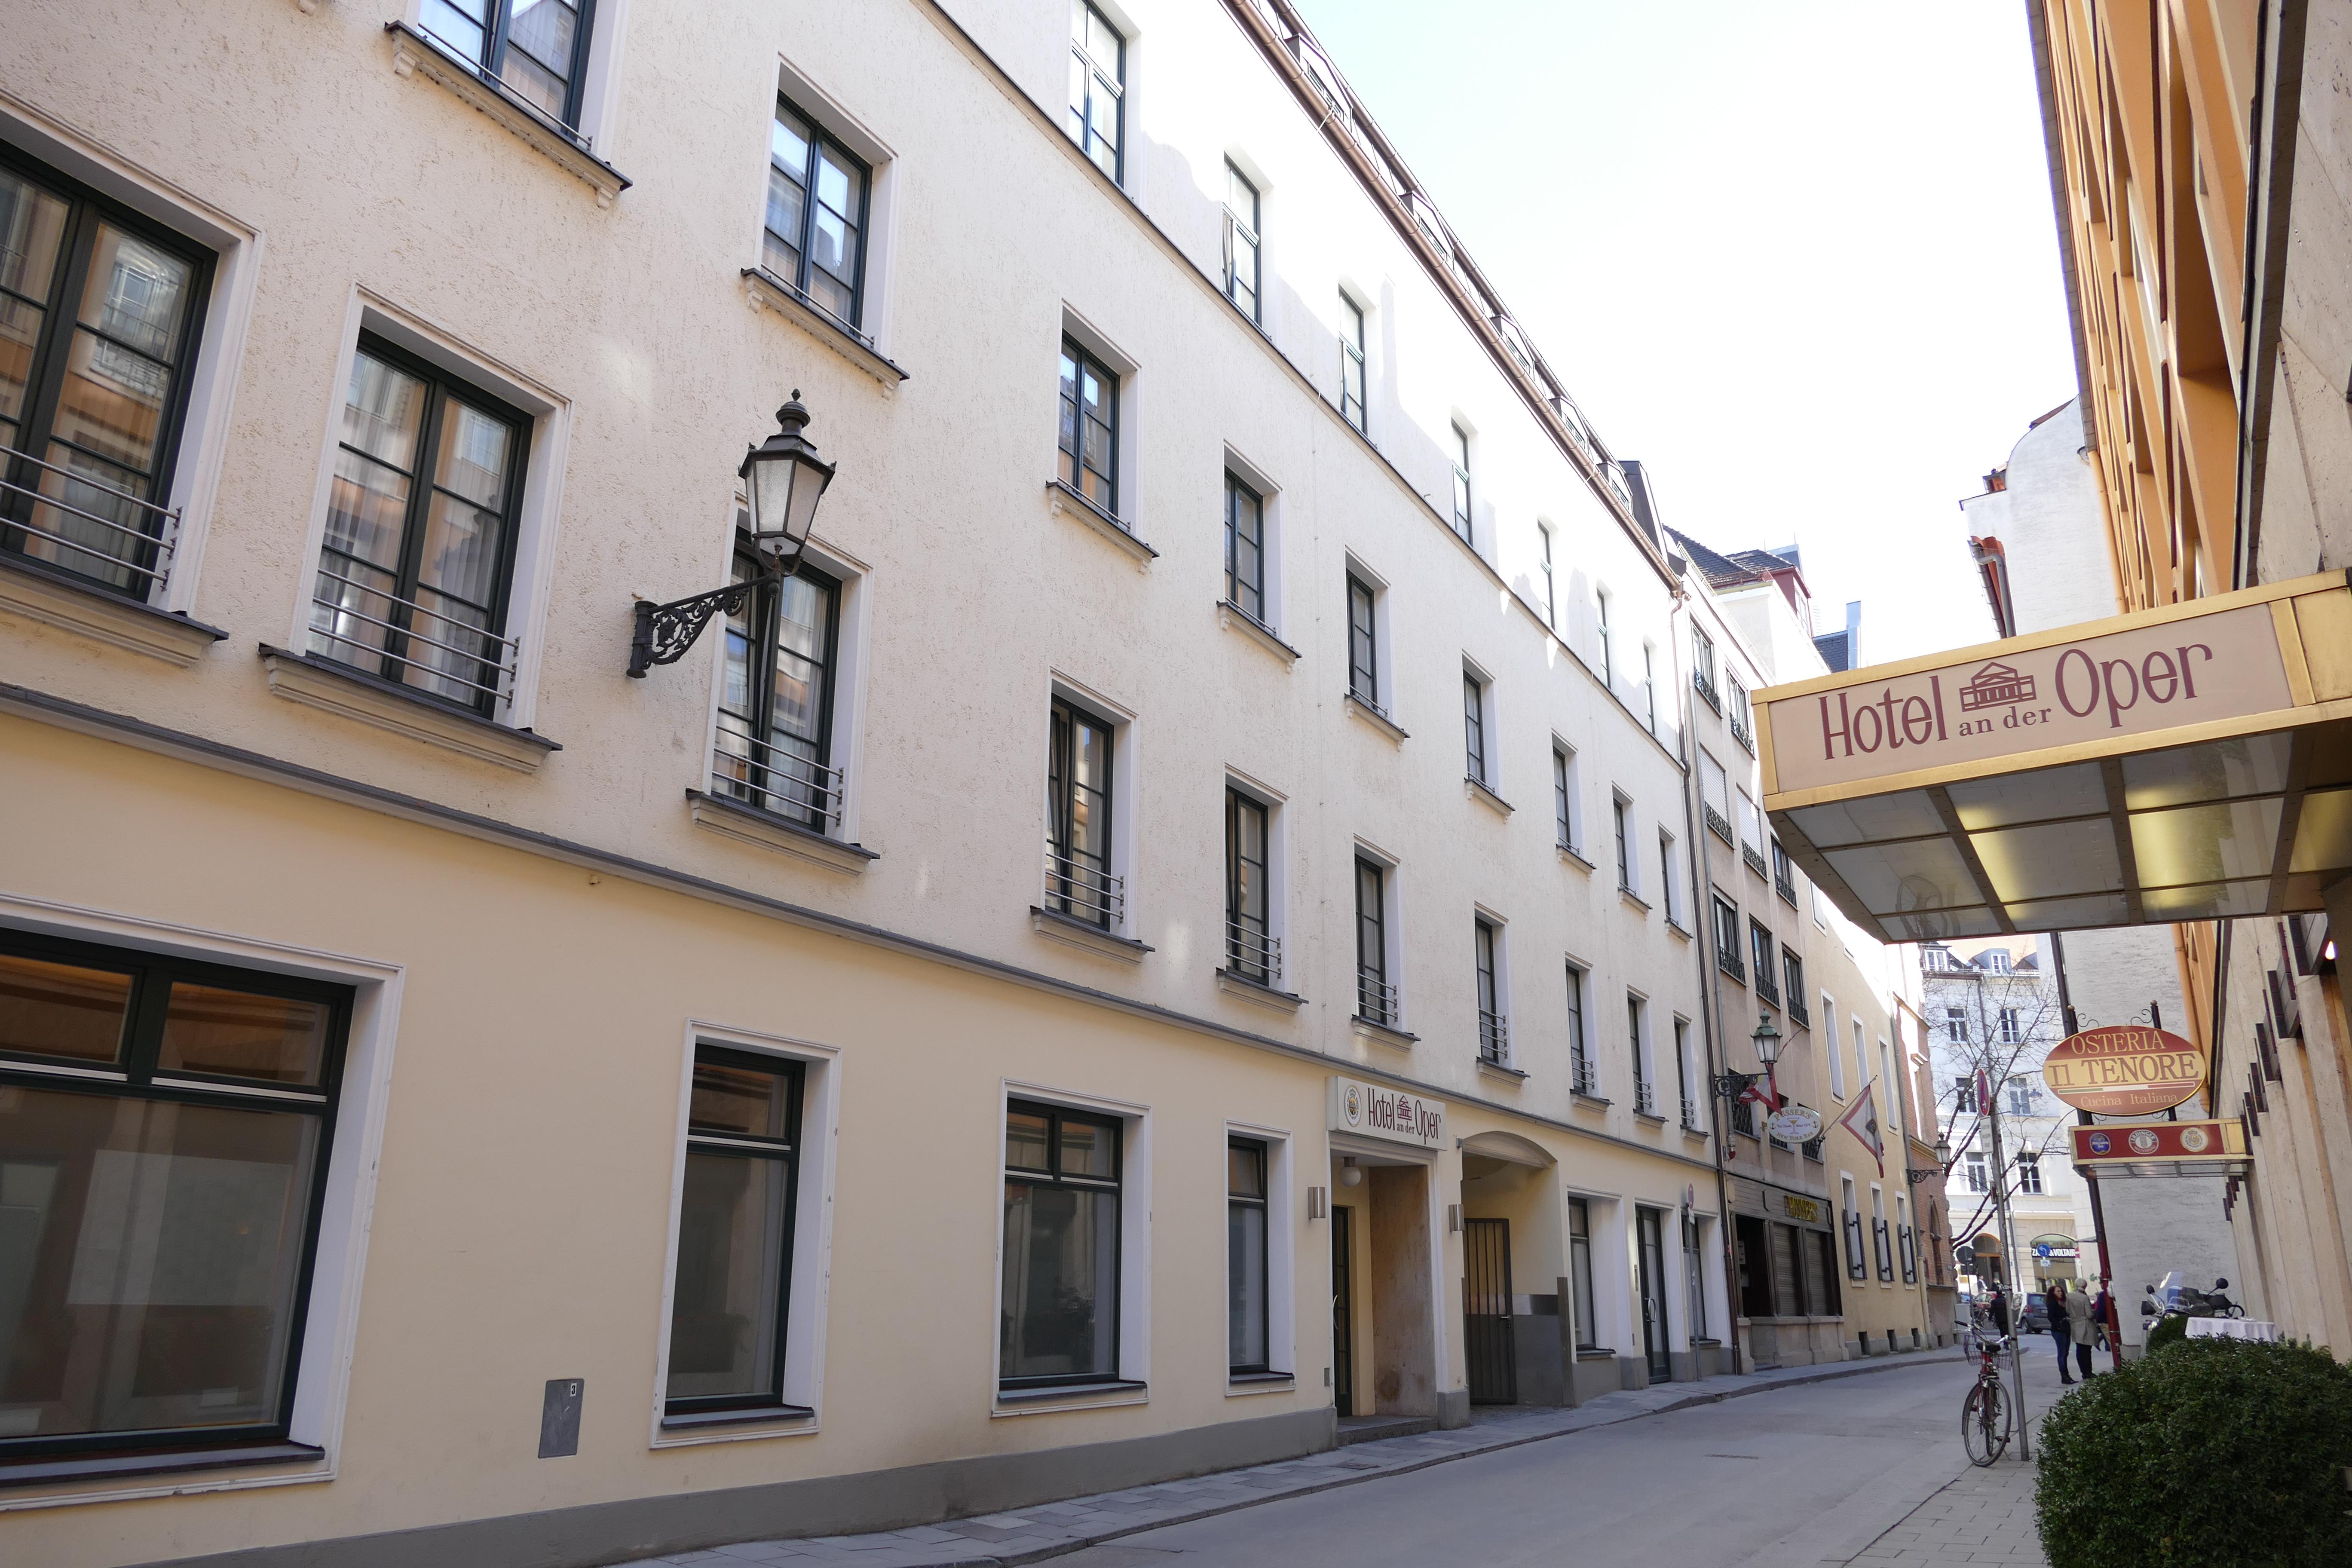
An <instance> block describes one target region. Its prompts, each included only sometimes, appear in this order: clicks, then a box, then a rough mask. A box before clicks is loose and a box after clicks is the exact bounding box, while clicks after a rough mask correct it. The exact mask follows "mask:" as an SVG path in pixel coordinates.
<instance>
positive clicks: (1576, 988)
mask: <svg viewBox="0 0 2352 1568" xmlns="http://www.w3.org/2000/svg"><path fill="white" fill-rule="evenodd" d="M1568 1076H1569V1087H1570V1089H1572V1090H1574V1092H1576V1093H1578V1094H1583V1095H1591V1096H1594V1097H1596V1098H1597V1097H1598V1096H1599V1095H1600V1093H1601V1085H1600V1082H1599V1080H1598V1079H1596V1078H1595V1077H1594V1074H1593V1071H1592V1058H1591V1054H1590V1053H1589V1052H1587V1051H1586V1049H1585V1048H1584V971H1582V970H1581V969H1579V968H1578V967H1577V966H1576V965H1574V964H1573V963H1571V964H1570V965H1569V966H1568Z"/></svg>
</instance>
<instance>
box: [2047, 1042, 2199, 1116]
mask: <svg viewBox="0 0 2352 1568" xmlns="http://www.w3.org/2000/svg"><path fill="white" fill-rule="evenodd" d="M2042 1081H2043V1082H2044V1083H2047V1084H2048V1085H2049V1086H2050V1092H2051V1093H2053V1094H2054V1095H2056V1096H2057V1097H2058V1098H2059V1099H2061V1100H2064V1101H2065V1102H2066V1103H2067V1104H2069V1105H2071V1106H2073V1107H2074V1109H2075V1110H2089V1111H2094V1112H2095V1113H2097V1114H2098V1115H2101V1116H2150V1115H2153V1114H2155V1113H2156V1112H2157V1111H2159V1110H2170V1109H2171V1108H2172V1107H2173V1106H2176V1105H2179V1104H2180V1103H2181V1102H2182V1101H2183V1100H2188V1099H2189V1097H2190V1096H2191V1095H2193V1094H2195V1093H2196V1092H2197V1091H2198V1090H2199V1089H2202V1088H2204V1087H2205V1062H2204V1058H2201V1057H2200V1056H2199V1055H2198V1054H2197V1047H2195V1046H2192V1045H2190V1044H2189V1042H2188V1041H2187V1040H2184V1039H2182V1038H2181V1037H2179V1035H2175V1034H2172V1033H2170V1032H2168V1031H2167V1030H2164V1029H2150V1028H2147V1027H2145V1026H2141V1025H2137V1024H2106V1025H2102V1026H2100V1027H2098V1028H2095V1029H2085V1030H2084V1031H2083V1032H2082V1033H2081V1034H2079V1035H2069V1036H2067V1037H2065V1038H2064V1039H2063V1040H2061V1041H2059V1042H2058V1043H2057V1044H2056V1045H2055V1046H2053V1047H2051V1050H2050V1056H2049V1059H2047V1060H2046V1061H2044V1062H2043V1063H2042Z"/></svg>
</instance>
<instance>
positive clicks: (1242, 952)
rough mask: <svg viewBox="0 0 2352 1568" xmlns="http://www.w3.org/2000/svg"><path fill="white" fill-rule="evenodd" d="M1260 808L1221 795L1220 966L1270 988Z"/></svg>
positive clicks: (1272, 966) (1276, 952) (1275, 959)
mask: <svg viewBox="0 0 2352 1568" xmlns="http://www.w3.org/2000/svg"><path fill="white" fill-rule="evenodd" d="M1265 872H1266V809H1265V805H1264V803H1262V802H1260V801H1255V800H1253V799H1251V798H1250V797H1249V796H1248V795H1244V794H1243V793H1242V792H1241V791H1239V790H1237V789H1234V788H1232V787H1231V786H1228V787H1227V788H1226V790H1225V967H1226V968H1227V969H1229V970H1231V971H1232V972H1233V973H1235V974H1238V975H1240V976H1241V977H1242V978H1243V979H1244V980H1255V981H1256V982H1257V983H1258V984H1261V985H1272V984H1274V983H1275V982H1276V980H1278V979H1280V978H1281V972H1282V960H1281V949H1280V948H1279V946H1278V945H1277V944H1276V939H1275V935H1274V929H1273V924H1272V921H1271V914H1272V910H1271V905H1270V902H1269V900H1268V897H1267V889H1266V879H1265Z"/></svg>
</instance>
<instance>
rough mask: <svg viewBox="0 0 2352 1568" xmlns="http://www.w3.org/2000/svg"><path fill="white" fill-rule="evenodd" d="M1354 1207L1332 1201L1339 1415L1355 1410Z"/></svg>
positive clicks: (1334, 1372)
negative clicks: (1352, 1286)
mask: <svg viewBox="0 0 2352 1568" xmlns="http://www.w3.org/2000/svg"><path fill="white" fill-rule="evenodd" d="M1355 1226H1356V1211H1355V1210H1354V1209H1352V1208H1349V1206H1348V1205H1345V1204H1333V1205H1331V1404H1332V1406H1333V1407H1334V1408H1335V1409H1336V1410H1338V1412H1339V1414H1340V1415H1354V1414H1355V1413H1356V1297H1355V1291H1354V1290H1353V1289H1351V1284H1352V1281H1353V1279H1354V1264H1355V1241H1354V1237H1355Z"/></svg>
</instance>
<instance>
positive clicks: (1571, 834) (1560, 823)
mask: <svg viewBox="0 0 2352 1568" xmlns="http://www.w3.org/2000/svg"><path fill="white" fill-rule="evenodd" d="M1573 762H1574V758H1573V757H1571V756H1570V753H1569V752H1568V750H1567V748H1566V747H1563V746H1554V747H1553V748H1552V749H1551V811H1552V827H1553V830H1554V831H1555V832H1556V833H1557V834H1558V835H1559V847H1561V848H1562V849H1573V848H1575V847H1576V786H1575V785H1574V784H1572V783H1571V782H1570V765H1571V763H1573Z"/></svg>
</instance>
